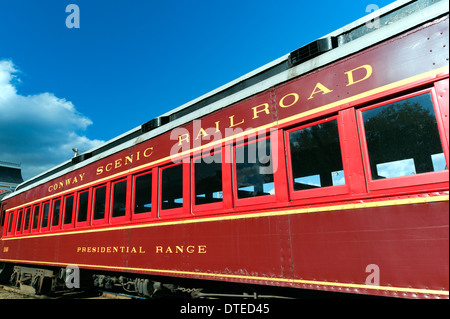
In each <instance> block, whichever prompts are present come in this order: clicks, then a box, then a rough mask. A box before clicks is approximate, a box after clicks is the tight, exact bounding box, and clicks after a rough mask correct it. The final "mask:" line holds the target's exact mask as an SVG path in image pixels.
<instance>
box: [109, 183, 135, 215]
mask: <svg viewBox="0 0 450 319" xmlns="http://www.w3.org/2000/svg"><path fill="white" fill-rule="evenodd" d="M122 182H126V189H125V215H123V216H117V217H113V209H114V186H115V185H116V184H118V183H122ZM130 185H131V176H127V177H124V178H121V179H118V180H115V181H112V182H111V187H110V196H109V214H108V215H109V216H110V217H109V220H110V222H111V223H121V222H125V221H128V220H130V202H131V193H130Z"/></svg>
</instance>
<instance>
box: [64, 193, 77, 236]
mask: <svg viewBox="0 0 450 319" xmlns="http://www.w3.org/2000/svg"><path fill="white" fill-rule="evenodd" d="M69 197H73V203H72V217H71V221H70V223H67V224H66V223H65V221H66V214H67V211H66V205H67V199H68V198H69ZM76 199H77V193H71V194H67V195H65V196H64V201H63V204H64V206H63V214H62V220H61V225H62V229H71V228H74V227H75V215H76V214H75V208H76Z"/></svg>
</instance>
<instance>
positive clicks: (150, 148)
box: [144, 147, 153, 157]
mask: <svg viewBox="0 0 450 319" xmlns="http://www.w3.org/2000/svg"><path fill="white" fill-rule="evenodd" d="M148 150H150V151H151V152H150V154H148V155H147V151H148ZM152 154H153V147H149V148H147V149H146V150H145V151H144V156H145V157H150V156H152Z"/></svg>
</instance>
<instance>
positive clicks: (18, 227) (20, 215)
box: [16, 210, 23, 231]
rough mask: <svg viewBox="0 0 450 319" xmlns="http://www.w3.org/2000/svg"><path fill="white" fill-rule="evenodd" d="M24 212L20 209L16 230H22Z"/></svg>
mask: <svg viewBox="0 0 450 319" xmlns="http://www.w3.org/2000/svg"><path fill="white" fill-rule="evenodd" d="M22 214H23V210H19V214H18V216H17V226H16V231H20V227H22Z"/></svg>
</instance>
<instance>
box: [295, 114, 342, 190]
mask: <svg viewBox="0 0 450 319" xmlns="http://www.w3.org/2000/svg"><path fill="white" fill-rule="evenodd" d="M288 138H289V157H290V163H289V164H290V176H291V178H290V180H291V181H290V183H291V185H290V186H291V190H293V191H302V190H307V189H317V188H322V187H329V186H338V185H344V184H345V176H344V168H343V164H342V155H341V147H340V142H339V132H338V123H337V120H331V121H326V122H322V123H318V124H315V125H312V126H308V127H304V128H301V129H294V130H291V131H289V133H288Z"/></svg>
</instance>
